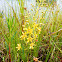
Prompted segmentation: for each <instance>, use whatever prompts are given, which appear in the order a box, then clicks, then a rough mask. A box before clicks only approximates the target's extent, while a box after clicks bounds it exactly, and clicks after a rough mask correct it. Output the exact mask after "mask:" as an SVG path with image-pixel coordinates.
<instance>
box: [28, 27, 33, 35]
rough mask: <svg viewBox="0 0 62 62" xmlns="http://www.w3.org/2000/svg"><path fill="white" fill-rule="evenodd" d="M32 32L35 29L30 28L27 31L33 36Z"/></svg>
mask: <svg viewBox="0 0 62 62" xmlns="http://www.w3.org/2000/svg"><path fill="white" fill-rule="evenodd" d="M32 32H33V29H31V28H30V26H29V27H28V29H27V33H28V34H32Z"/></svg>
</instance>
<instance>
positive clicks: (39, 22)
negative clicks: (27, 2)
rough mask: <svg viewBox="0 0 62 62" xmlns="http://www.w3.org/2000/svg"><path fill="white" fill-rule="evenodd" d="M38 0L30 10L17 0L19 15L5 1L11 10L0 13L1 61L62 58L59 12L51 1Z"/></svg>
mask: <svg viewBox="0 0 62 62" xmlns="http://www.w3.org/2000/svg"><path fill="white" fill-rule="evenodd" d="M20 1H21V2H20ZM39 1H40V2H36V5H35V6H34V5H32V4H31V6H32V8H33V9H31V11H29V10H27V8H26V7H24V0H18V2H19V6H20V8H19V10H20V11H19V15H17V14H16V11H15V10H14V9H13V7H11V6H10V5H9V3H8V2H7V4H8V5H9V7H10V10H11V11H10V12H9V13H8V16H7V15H6V14H5V13H4V11H3V14H0V62H62V12H61V11H60V8H59V7H58V6H57V4H56V2H54V1H53V2H52V3H53V4H50V3H48V2H47V3H46V2H45V1H44V0H42V1H41V0H39ZM41 3H42V4H41ZM44 8H46V9H45V10H44ZM12 13H13V15H12ZM4 16H5V19H4Z"/></svg>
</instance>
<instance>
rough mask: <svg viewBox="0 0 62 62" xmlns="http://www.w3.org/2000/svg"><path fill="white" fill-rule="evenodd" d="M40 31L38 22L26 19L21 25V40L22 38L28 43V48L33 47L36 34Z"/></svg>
mask: <svg viewBox="0 0 62 62" xmlns="http://www.w3.org/2000/svg"><path fill="white" fill-rule="evenodd" d="M40 32H41V25H40V23H36V22H35V21H33V23H32V24H31V23H30V22H29V20H26V21H25V22H24V25H23V32H22V35H21V36H20V39H21V40H24V41H25V43H26V45H29V46H30V47H29V48H30V49H33V48H34V46H35V43H36V40H37V39H38V35H39V34H40Z"/></svg>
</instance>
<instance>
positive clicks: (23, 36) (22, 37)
mask: <svg viewBox="0 0 62 62" xmlns="http://www.w3.org/2000/svg"><path fill="white" fill-rule="evenodd" d="M22 34H23V35H22V36H21V37H20V38H21V40H25V38H26V37H27V35H26V32H25V33H23V32H22Z"/></svg>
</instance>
